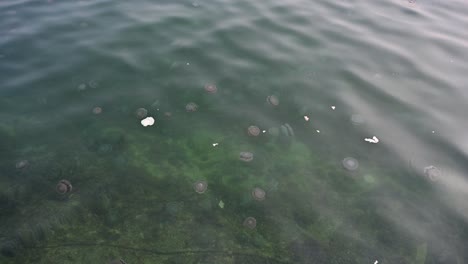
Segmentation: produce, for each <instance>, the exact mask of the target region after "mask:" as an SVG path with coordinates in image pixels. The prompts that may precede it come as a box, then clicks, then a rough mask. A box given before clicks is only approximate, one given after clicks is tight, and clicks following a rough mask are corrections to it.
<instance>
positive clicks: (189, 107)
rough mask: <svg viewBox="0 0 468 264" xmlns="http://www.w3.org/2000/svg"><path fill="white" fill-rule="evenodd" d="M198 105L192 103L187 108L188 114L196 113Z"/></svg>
mask: <svg viewBox="0 0 468 264" xmlns="http://www.w3.org/2000/svg"><path fill="white" fill-rule="evenodd" d="M197 108H198V105H197V104H196V103H193V102H190V103H188V104H187V105H186V106H185V110H186V111H187V112H195V111H197Z"/></svg>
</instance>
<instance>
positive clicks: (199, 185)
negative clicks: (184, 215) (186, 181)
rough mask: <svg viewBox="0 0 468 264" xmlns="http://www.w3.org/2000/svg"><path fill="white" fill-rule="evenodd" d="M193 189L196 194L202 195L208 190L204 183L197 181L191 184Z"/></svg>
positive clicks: (206, 184)
mask: <svg viewBox="0 0 468 264" xmlns="http://www.w3.org/2000/svg"><path fill="white" fill-rule="evenodd" d="M193 189H194V190H195V191H196V192H197V193H199V194H202V193H204V192H205V191H206V189H208V183H207V182H206V181H197V182H195V183H194V184H193Z"/></svg>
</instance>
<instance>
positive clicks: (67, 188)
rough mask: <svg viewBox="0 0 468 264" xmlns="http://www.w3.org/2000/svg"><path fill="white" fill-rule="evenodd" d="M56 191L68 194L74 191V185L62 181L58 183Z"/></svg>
mask: <svg viewBox="0 0 468 264" xmlns="http://www.w3.org/2000/svg"><path fill="white" fill-rule="evenodd" d="M55 190H56V191H57V192H58V193H60V194H66V193H69V192H71V191H72V185H71V183H70V182H69V181H67V180H61V181H59V183H57V186H56V187H55Z"/></svg>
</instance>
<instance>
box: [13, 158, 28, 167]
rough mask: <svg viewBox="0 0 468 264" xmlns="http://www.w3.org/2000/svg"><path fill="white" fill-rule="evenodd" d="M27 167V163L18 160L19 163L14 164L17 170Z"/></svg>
mask: <svg viewBox="0 0 468 264" xmlns="http://www.w3.org/2000/svg"><path fill="white" fill-rule="evenodd" d="M28 165H29V161H27V160H20V161H18V162H16V164H15V167H16V168H17V169H23V168H26V167H27V166H28Z"/></svg>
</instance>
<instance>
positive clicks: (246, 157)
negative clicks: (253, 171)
mask: <svg viewBox="0 0 468 264" xmlns="http://www.w3.org/2000/svg"><path fill="white" fill-rule="evenodd" d="M239 159H240V160H242V161H246V162H249V161H252V160H253V153H252V152H247V151H242V152H241V153H240V154H239Z"/></svg>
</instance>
